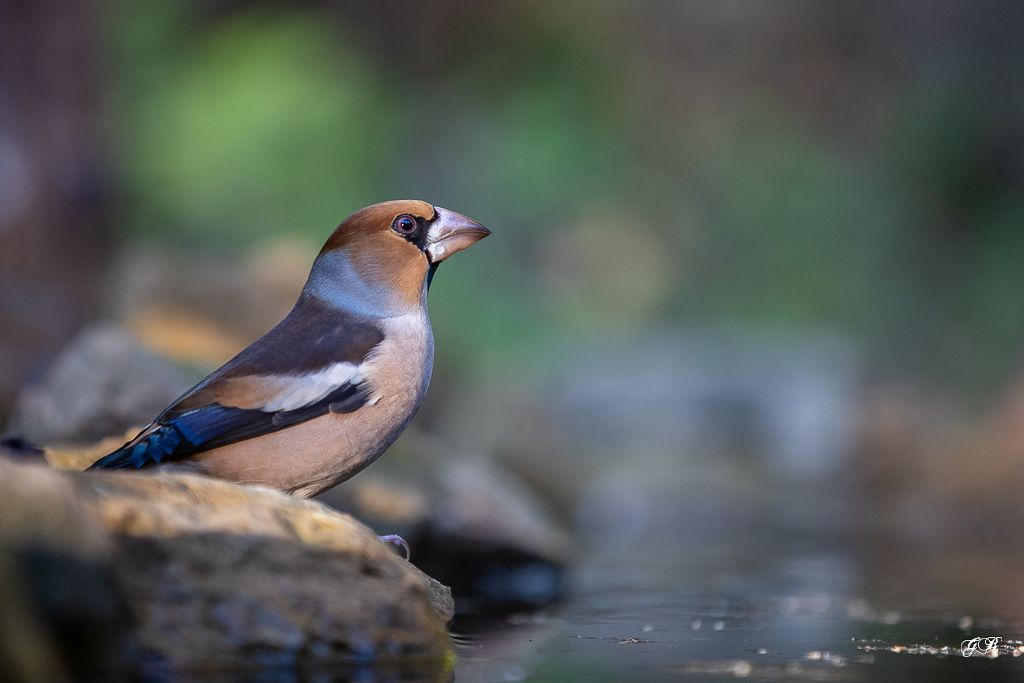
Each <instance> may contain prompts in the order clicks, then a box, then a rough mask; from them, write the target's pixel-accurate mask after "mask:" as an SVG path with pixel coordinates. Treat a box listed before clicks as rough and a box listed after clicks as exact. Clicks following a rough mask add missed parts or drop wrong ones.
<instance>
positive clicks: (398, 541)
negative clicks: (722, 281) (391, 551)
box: [377, 534, 412, 560]
mask: <svg viewBox="0 0 1024 683" xmlns="http://www.w3.org/2000/svg"><path fill="white" fill-rule="evenodd" d="M377 538H379V539H380V540H381V541H383V542H384V543H394V544H395V545H400V546H402V547H403V548H405V559H406V560H408V559H409V558H410V557H412V551H411V550H409V544H408V543H406V542H405V539H404V538H402V537H401V536H399V535H398V534H388V535H387V536H378V537H377Z"/></svg>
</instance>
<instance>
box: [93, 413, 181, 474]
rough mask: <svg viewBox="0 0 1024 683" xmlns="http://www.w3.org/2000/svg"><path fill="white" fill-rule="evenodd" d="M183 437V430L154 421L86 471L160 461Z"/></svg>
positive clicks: (125, 467) (128, 467)
mask: <svg viewBox="0 0 1024 683" xmlns="http://www.w3.org/2000/svg"><path fill="white" fill-rule="evenodd" d="M181 438H182V436H181V432H179V431H178V430H177V429H175V428H174V427H168V426H165V425H161V424H157V423H156V422H153V423H151V424H150V425H149V426H148V427H146V428H145V429H143V430H142V431H141V432H139V434H138V436H136V437H135V438H134V439H132V440H131V441H129V442H128V443H126V444H125V445H123V446H121V447H120V448H118V449H117V450H116V451H114V452H113V453H110V454H108V455H104V456H103V457H102V458H100V459H99V460H97V461H96V462H94V463H93V464H91V465H89V466H88V467H87V468H86V471H87V472H88V471H89V470H134V469H138V468H140V467H142V466H143V465H152V464H156V463H159V462H160V461H161V460H162V459H163V458H164V456H166V455H168V454H169V453H170V452H171V451H173V450H174V447H175V446H177V445H178V443H179V442H180V441H181Z"/></svg>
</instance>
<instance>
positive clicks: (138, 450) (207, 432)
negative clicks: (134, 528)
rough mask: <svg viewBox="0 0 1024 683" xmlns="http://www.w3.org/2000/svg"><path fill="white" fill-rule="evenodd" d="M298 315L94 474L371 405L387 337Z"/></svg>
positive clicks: (367, 326) (369, 328)
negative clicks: (378, 355) (375, 358)
mask: <svg viewBox="0 0 1024 683" xmlns="http://www.w3.org/2000/svg"><path fill="white" fill-rule="evenodd" d="M301 303H302V302H301V301H300V305H301ZM307 308H308V307H307ZM298 309H299V306H296V310H298ZM295 313H296V311H293V312H292V315H289V317H288V318H285V320H284V321H283V322H282V323H281V324H280V325H278V326H277V327H275V328H274V329H273V330H271V331H270V332H268V333H267V335H266V336H264V337H263V338H262V339H260V340H259V341H257V342H256V343H255V344H253V345H252V346H250V347H249V348H247V349H246V350H244V351H242V352H241V353H240V354H238V355H237V356H235V357H234V358H233V359H231V360H230V361H228V363H226V364H225V365H224V366H223V367H222V368H220V369H219V370H217V371H215V372H214V373H213V374H211V375H210V376H209V377H207V378H206V379H204V380H203V381H202V382H200V383H199V384H197V385H196V386H195V387H193V388H192V389H191V390H189V391H188V392H186V393H185V395H183V396H182V397H181V398H179V399H178V400H177V401H175V402H174V403H173V404H171V406H170V407H168V408H167V409H166V410H164V412H163V413H161V414H160V416H159V417H157V419H156V420H154V421H153V422H152V423H151V424H150V425H149V426H148V427H146V428H145V429H144V430H142V432H140V433H139V434H138V436H136V437H135V438H134V439H132V440H131V441H129V442H128V443H126V444H125V445H124V446H122V447H121V448H119V449H118V450H116V451H114V452H113V453H111V454H110V455H107V456H105V457H103V458H101V459H99V460H98V461H96V462H95V463H93V465H92V466H91V467H90V468H89V469H133V468H139V467H145V466H147V465H154V464H158V463H161V462H166V461H168V460H180V459H183V458H187V457H189V456H191V455H195V454H196V453H200V452H203V451H208V450H211V449H213V448H218V447H220V446H226V445H227V444H231V443H236V442H238V441H244V440H246V439H251V438H254V437H257V436H261V435H263V434H268V433H270V432H275V431H278V430H280V429H286V428H288V427H291V426H293V425H296V424H299V423H301V422H305V421H307V420H311V419H313V418H316V417H320V416H321V415H326V414H327V413H337V414H342V413H351V412H353V411H355V410H358V409H359V408H360V407H361V406H363V405H365V404H366V403H367V402H368V401H369V400H370V390H369V386H368V382H367V379H368V378H367V377H366V372H365V366H364V363H365V361H366V360H367V358H368V357H369V356H370V354H371V353H372V352H373V350H374V349H375V348H376V346H377V345H378V344H380V343H381V341H383V339H384V335H383V333H382V332H381V331H380V330H379V329H378V328H377V327H376V326H375V325H373V324H372V322H369V321H365V320H359V319H354V318H351V317H344V316H340V314H338V313H337V312H333V311H332V312H329V314H324V315H321V316H319V318H316V319H314V320H312V321H311V320H310V316H309V311H308V310H307V311H305V313H306V315H304V316H296V315H295Z"/></svg>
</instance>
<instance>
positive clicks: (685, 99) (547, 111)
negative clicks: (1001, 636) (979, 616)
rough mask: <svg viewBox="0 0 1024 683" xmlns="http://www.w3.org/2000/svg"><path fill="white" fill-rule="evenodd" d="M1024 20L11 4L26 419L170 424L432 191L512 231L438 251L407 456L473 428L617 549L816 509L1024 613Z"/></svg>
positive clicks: (5, 23)
mask: <svg viewBox="0 0 1024 683" xmlns="http://www.w3.org/2000/svg"><path fill="white" fill-rule="evenodd" d="M1021 26H1024V6H1022V5H1021V4H1020V3H1017V2H1013V1H1012V0H981V1H972V2H967V1H955V0H928V1H923V0H901V1H900V2H895V3H894V2H866V3H865V2H830V3H820V2H811V1H809V0H808V1H787V2H771V3H751V2H739V1H726V2H711V1H708V2H685V3H679V2H671V1H668V0H629V1H626V0H588V1H587V2H581V1H575V0H568V1H563V2H558V3H550V2H539V1H533V0H499V1H496V2H488V3H480V2H472V1H470V0H436V1H434V2H429V3H422V2H412V1H409V0H393V1H391V2H386V3H381V2H372V1H369V0H350V1H344V2H343V1H340V0H338V1H330V0H320V1H309V2H291V3H285V2H254V1H245V0H223V1H214V0H205V1H200V0H191V1H182V2H164V3H138V2H128V1H126V0H108V1H107V2H101V3H98V2H86V1H84V0H76V1H74V2H70V3H68V2H63V3H59V4H58V3H55V2H52V0H35V1H34V2H22V1H18V0H3V1H2V2H0V282H2V285H0V417H2V419H3V421H4V422H5V423H6V424H7V427H8V431H9V432H10V433H17V434H19V435H23V436H25V437H27V438H29V439H31V440H34V441H36V442H41V443H46V444H64V443H86V442H92V441H95V440H97V439H99V438H101V437H104V436H110V435H111V434H121V433H122V432H123V431H124V430H126V429H128V428H130V427H132V426H133V425H134V426H138V425H139V424H140V423H145V422H146V421H148V419H150V418H151V417H152V415H153V414H155V412H156V411H158V410H159V409H160V408H162V407H163V405H165V404H166V403H167V402H168V401H169V400H170V399H171V398H173V397H174V395H175V394H176V392H178V391H179V390H180V389H182V388H185V387H187V386H188V384H189V382H191V381H195V380H197V379H199V378H200V377H202V376H203V374H204V373H205V372H208V371H209V370H211V369H213V368H215V367H217V366H218V365H219V364H220V363H222V362H223V361H225V360H227V359H228V358H229V357H231V356H232V355H233V354H234V353H235V352H236V351H237V350H238V349H240V348H242V347H243V346H244V345H246V344H247V343H249V342H251V341H253V340H255V339H256V338H257V337H259V336H260V335H261V334H262V333H263V332H265V331H266V330H267V329H269V328H270V327H271V326H273V325H274V324H275V323H276V322H277V321H278V320H280V318H281V317H283V315H284V314H285V313H287V311H288V310H289V308H290V306H291V304H292V303H293V302H294V298H295V295H296V294H297V292H298V290H299V288H300V287H301V285H302V283H303V281H304V278H305V275H306V273H307V271H308V267H309V264H310V263H311V261H312V258H313V257H314V256H315V254H316V252H317V250H318V248H319V246H320V244H321V243H322V241H323V240H324V239H325V238H326V236H327V235H328V234H329V233H330V231H331V230H332V229H333V228H334V227H335V226H336V225H337V224H338V223H339V222H340V221H341V220H342V219H343V218H344V217H345V216H347V215H348V214H350V213H351V212H353V211H355V210H357V209H359V208H361V207H362V206H365V205H368V204H371V203H375V202H378V201H383V200H387V199H394V198H418V199H424V200H426V201H429V202H431V203H434V204H436V205H439V206H443V207H446V208H450V209H452V210H455V211H458V212H460V213H464V214H466V215H468V216H471V217H472V218H474V219H476V220H478V221H480V222H482V223H483V224H485V225H487V226H488V227H490V228H491V229H492V230H493V231H494V233H495V234H494V237H493V238H492V239H490V240H487V241H486V242H483V243H481V244H480V245H478V246H477V247H474V248H473V249H472V250H470V251H467V252H466V254H464V255H462V256H459V257H458V258H456V259H452V260H451V261H450V262H447V263H446V264H445V268H443V269H441V271H440V273H439V276H438V277H437V278H436V280H435V282H434V286H433V288H432V291H431V300H430V312H431V316H432V321H433V325H434V332H435V338H436V346H437V359H436V365H435V373H434V379H433V385H432V387H431V390H430V393H429V395H428V397H427V400H426V402H425V404H424V406H423V408H422V410H421V412H420V414H419V416H418V417H417V419H416V421H415V423H414V425H413V427H412V428H411V429H410V431H409V433H408V434H407V435H406V436H404V437H403V438H402V440H401V441H400V442H399V443H398V444H397V445H396V446H395V447H394V448H393V449H392V452H390V453H389V454H388V455H387V456H385V458H384V459H382V461H381V462H380V463H379V464H378V465H376V466H375V468H371V470H370V471H368V473H367V475H366V476H367V477H370V476H371V473H372V472H373V471H374V469H376V468H378V467H380V468H382V470H383V471H389V470H388V468H390V470H391V471H394V472H395V473H397V474H396V476H399V477H401V476H402V475H403V472H404V473H405V475H406V476H408V477H409V478H410V479H416V478H417V477H418V476H419V473H420V472H422V471H423V469H424V468H432V469H434V470H436V469H438V468H441V471H447V470H443V467H441V465H439V464H438V463H440V462H442V461H446V458H448V457H450V456H452V455H453V454H454V455H458V456H460V457H463V458H465V459H468V461H470V462H475V463H477V464H479V462H480V461H486V462H487V463H489V465H488V466H494V467H500V468H502V470H503V472H507V473H509V475H510V476H514V477H516V478H517V480H518V481H520V482H521V483H522V484H523V485H524V486H525V487H527V488H529V489H530V490H531V491H532V494H535V495H536V496H537V497H538V498H539V499H541V500H542V501H543V504H544V505H545V506H547V508H548V509H549V511H550V517H551V518H552V519H554V520H555V522H556V523H557V524H558V525H561V527H562V528H564V529H568V530H569V531H570V532H572V534H573V535H574V536H575V538H576V539H577V541H579V540H582V542H583V545H584V546H586V545H587V544H590V545H595V544H597V545H602V546H605V545H610V546H616V547H620V546H621V547H626V546H628V545H629V544H630V543H633V542H635V541H637V540H638V539H654V540H656V541H657V542H666V541H670V542H672V543H679V544H682V545H683V546H687V545H688V544H689V545H696V546H700V547H707V546H708V545H709V544H719V543H724V544H726V545H732V546H741V547H743V548H748V549H750V548H755V549H758V551H757V552H761V551H763V550H764V549H765V548H777V547H783V546H785V547H788V546H789V545H794V544H795V545H800V544H802V543H805V542H809V541H808V539H812V540H814V542H816V543H818V542H824V543H826V544H828V543H832V544H834V545H836V546H837V547H840V548H841V549H842V554H843V556H844V557H847V558H853V559H850V560H849V564H847V565H844V566H845V567H848V569H849V570H848V574H849V575H850V577H852V578H849V581H847V583H850V584H853V585H854V586H856V587H855V588H852V589H850V590H854V591H855V592H856V591H860V593H863V594H866V595H872V596H879V597H878V599H880V600H891V601H892V600H895V601H897V602H898V601H899V600H901V599H910V598H908V597H907V596H910V595H915V590H918V587H919V586H924V587H922V588H919V590H920V593H921V595H923V596H936V595H951V594H955V595H958V596H961V597H962V598H963V599H964V600H966V601H967V602H968V603H970V604H972V605H975V608H977V609H981V610H988V612H990V613H996V612H998V613H1000V614H1004V616H1005V615H1010V616H1012V615H1014V614H1016V615H1017V616H1020V617H1024V590H1021V588H1020V587H1021V586H1024V583H1021V582H1020V581H1019V578H1021V577H1020V571H1019V566H1020V560H1021V559H1022V554H1024V543H1022V540H1021V536H1020V534H1019V533H1014V532H1015V530H1017V529H1019V528H1020V525H1021V523H1022V522H1024V496H1022V495H1021V491H1022V488H1024V377H1022V376H1021V375H1020V372H1021V370H1022V367H1024V366H1022V364H1021V360H1022V356H1024V270H1022V266H1021V264H1022V263H1024V88H1022V87H1021V85H1022V82H1021V74H1022V67H1024V41H1021V40H1020V28H1021ZM98 323H99V325H100V326H99V327H97V324H98ZM129 351H130V352H131V353H139V354H142V355H140V356H138V358H137V360H138V365H139V368H140V369H138V370H131V371H129V370H128V369H126V368H128V367H129V366H130V365H131V364H130V363H129V362H128V361H127V360H125V359H126V358H128V357H129V355H128V354H129ZM76 354H77V355H76ZM104 354H106V355H104ZM147 354H155V355H156V356H157V357H159V358H160V359H161V362H164V363H166V362H167V361H172V362H173V365H166V366H160V369H159V370H158V369H154V367H153V366H150V365H147V363H149V362H150V360H151V357H150V356H149V355H147ZM132 358H135V356H132ZM103 359H106V360H105V361H104V360H103ZM55 360H56V361H57V362H56V363H55ZM133 362H134V361H133ZM76 363H77V365H76ZM104 363H107V364H108V365H109V367H107V366H106V365H104ZM131 367H135V366H131ZM131 372H135V373H136V374H131ZM76 373H77V374H76ZM175 373H178V374H175ZM143 376H144V377H147V378H149V379H147V380H146V382H143V381H142V380H140V379H138V378H139V377H143ZM97 397H101V398H102V400H97ZM424 463H427V464H424ZM445 477H447V480H448V481H449V482H451V481H454V480H456V479H457V477H456V475H454V474H450V473H449V474H448V475H442V477H441V478H442V479H444V478H445ZM452 477H455V479H453V478H452ZM355 481H359V479H357V480H355ZM460 481H461V480H460ZM354 483H355V482H353V484H354ZM341 488H342V489H344V486H343V487H341ZM339 495H343V494H339ZM616 544H619V545H616ZM751 552H753V551H751ZM556 555H557V553H556ZM844 571H846V570H844ZM825 573H826V574H828V573H829V572H825ZM979 574H983V575H985V576H986V577H990V580H989V581H987V584H988V585H987V587H986V586H985V585H981V584H980V583H979V582H977V581H976V578H977V576H978V575H979ZM844 576H845V575H844ZM911 577H912V579H911ZM951 577H952V578H951ZM995 577H999V580H998V581H997V579H996V578H995ZM1002 579H1005V580H1006V582H1005V583H1004V582H1003V581H1002ZM844 581H846V579H844ZM995 584H999V585H1000V587H999V588H998V589H996V588H994V587H993V586H994V585H995ZM1010 584H1015V585H1016V586H1017V587H1016V588H1006V586H1007V585H1010ZM951 586H954V587H951ZM828 590H832V589H831V588H829V589H828ZM844 590H845V589H844ZM860 593H857V594H860Z"/></svg>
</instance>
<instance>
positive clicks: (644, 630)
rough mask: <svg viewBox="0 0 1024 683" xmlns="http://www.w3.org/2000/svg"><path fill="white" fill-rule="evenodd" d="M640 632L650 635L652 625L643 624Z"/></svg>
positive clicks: (652, 628)
mask: <svg viewBox="0 0 1024 683" xmlns="http://www.w3.org/2000/svg"><path fill="white" fill-rule="evenodd" d="M640 630H641V631H643V632H644V633H650V632H651V631H653V630H654V624H644V625H643V626H641V627H640Z"/></svg>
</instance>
